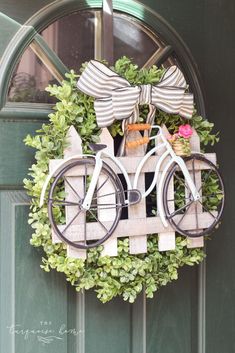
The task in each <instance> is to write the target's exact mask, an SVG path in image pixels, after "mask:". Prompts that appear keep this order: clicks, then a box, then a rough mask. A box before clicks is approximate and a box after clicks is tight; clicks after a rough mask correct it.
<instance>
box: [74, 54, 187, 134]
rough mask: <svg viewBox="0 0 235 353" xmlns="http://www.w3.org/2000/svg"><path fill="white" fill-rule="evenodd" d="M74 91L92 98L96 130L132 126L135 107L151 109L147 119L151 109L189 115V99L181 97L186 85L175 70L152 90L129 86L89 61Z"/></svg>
mask: <svg viewBox="0 0 235 353" xmlns="http://www.w3.org/2000/svg"><path fill="white" fill-rule="evenodd" d="M77 87H78V89H79V90H80V91H82V92H84V93H86V94H88V95H89V96H92V97H94V98H95V102H94V108H95V112H96V119H97V123H98V126H99V127H106V126H109V125H111V124H112V123H113V122H114V121H115V120H122V119H127V118H129V120H130V121H131V119H132V122H133V119H134V120H136V116H137V115H138V105H139V104H140V105H141V104H149V106H150V108H151V109H152V108H154V109H152V112H151V115H152V114H153V110H154V112H155V109H156V108H155V107H157V108H159V109H161V110H163V111H164V112H167V113H171V114H180V115H181V116H182V117H184V118H187V119H190V118H191V117H192V113H193V95H192V94H191V93H185V90H186V89H187V83H186V81H185V78H184V75H183V73H182V72H181V71H180V69H178V68H177V67H176V66H171V67H169V68H168V69H167V70H166V72H165V74H164V75H163V77H162V79H161V81H160V82H159V83H158V84H157V85H155V86H152V85H150V84H147V85H140V86H131V84H130V83H129V82H128V81H127V80H126V79H124V78H122V77H120V76H119V75H118V74H117V73H115V72H114V71H112V70H110V69H109V68H108V67H107V66H105V65H104V64H102V63H101V62H99V61H96V60H91V61H90V62H89V63H88V65H87V66H86V68H85V70H84V71H83V73H82V75H81V77H80V78H79V80H78V83H77Z"/></svg>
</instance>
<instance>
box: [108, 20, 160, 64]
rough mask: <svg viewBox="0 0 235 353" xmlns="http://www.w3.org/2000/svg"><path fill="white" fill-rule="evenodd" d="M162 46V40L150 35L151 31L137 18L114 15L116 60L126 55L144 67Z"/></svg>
mask: <svg viewBox="0 0 235 353" xmlns="http://www.w3.org/2000/svg"><path fill="white" fill-rule="evenodd" d="M154 39H155V40H154ZM160 46H162V43H161V42H160V40H158V39H157V37H156V36H155V38H153V37H152V36H150V32H149V31H148V30H147V29H145V27H144V26H143V25H142V26H140V25H139V22H137V21H136V20H133V19H131V18H128V17H127V16H124V15H116V16H115V17H114V59H115V60H117V59H118V58H120V57H121V56H124V55H125V56H128V57H129V58H133V60H134V62H135V63H136V64H138V66H140V67H142V66H143V65H144V64H145V62H146V61H147V60H148V59H149V57H150V56H152V54H153V53H154V52H155V51H156V50H158V49H159V48H160Z"/></svg>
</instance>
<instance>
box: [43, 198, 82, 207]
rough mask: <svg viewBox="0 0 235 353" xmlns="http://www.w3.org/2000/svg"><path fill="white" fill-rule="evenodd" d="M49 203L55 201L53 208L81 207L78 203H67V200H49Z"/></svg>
mask: <svg viewBox="0 0 235 353" xmlns="http://www.w3.org/2000/svg"><path fill="white" fill-rule="evenodd" d="M48 201H52V202H53V201H54V203H53V206H78V205H79V204H78V203H77V202H73V201H67V200H53V199H48ZM57 203H58V205H57Z"/></svg>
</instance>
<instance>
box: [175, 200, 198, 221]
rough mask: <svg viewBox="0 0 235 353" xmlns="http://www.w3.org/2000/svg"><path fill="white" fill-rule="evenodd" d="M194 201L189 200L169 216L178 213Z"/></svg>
mask: <svg viewBox="0 0 235 353" xmlns="http://www.w3.org/2000/svg"><path fill="white" fill-rule="evenodd" d="M193 202H194V201H193V200H192V201H190V202H189V203H188V204H185V205H184V206H182V207H180V208H179V209H178V210H176V211H175V212H173V213H172V214H171V215H170V216H169V218H172V217H175V216H176V215H177V214H178V213H180V212H181V211H183V210H184V209H185V208H186V207H189V206H190V205H191V204H192V203H193Z"/></svg>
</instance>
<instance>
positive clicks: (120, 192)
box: [93, 191, 122, 200]
mask: <svg viewBox="0 0 235 353" xmlns="http://www.w3.org/2000/svg"><path fill="white" fill-rule="evenodd" d="M95 194H96V193H95ZM121 194H122V191H119V192H110V193H108V194H104V195H99V196H97V197H93V200H97V199H100V198H102V197H106V196H111V195H121Z"/></svg>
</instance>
